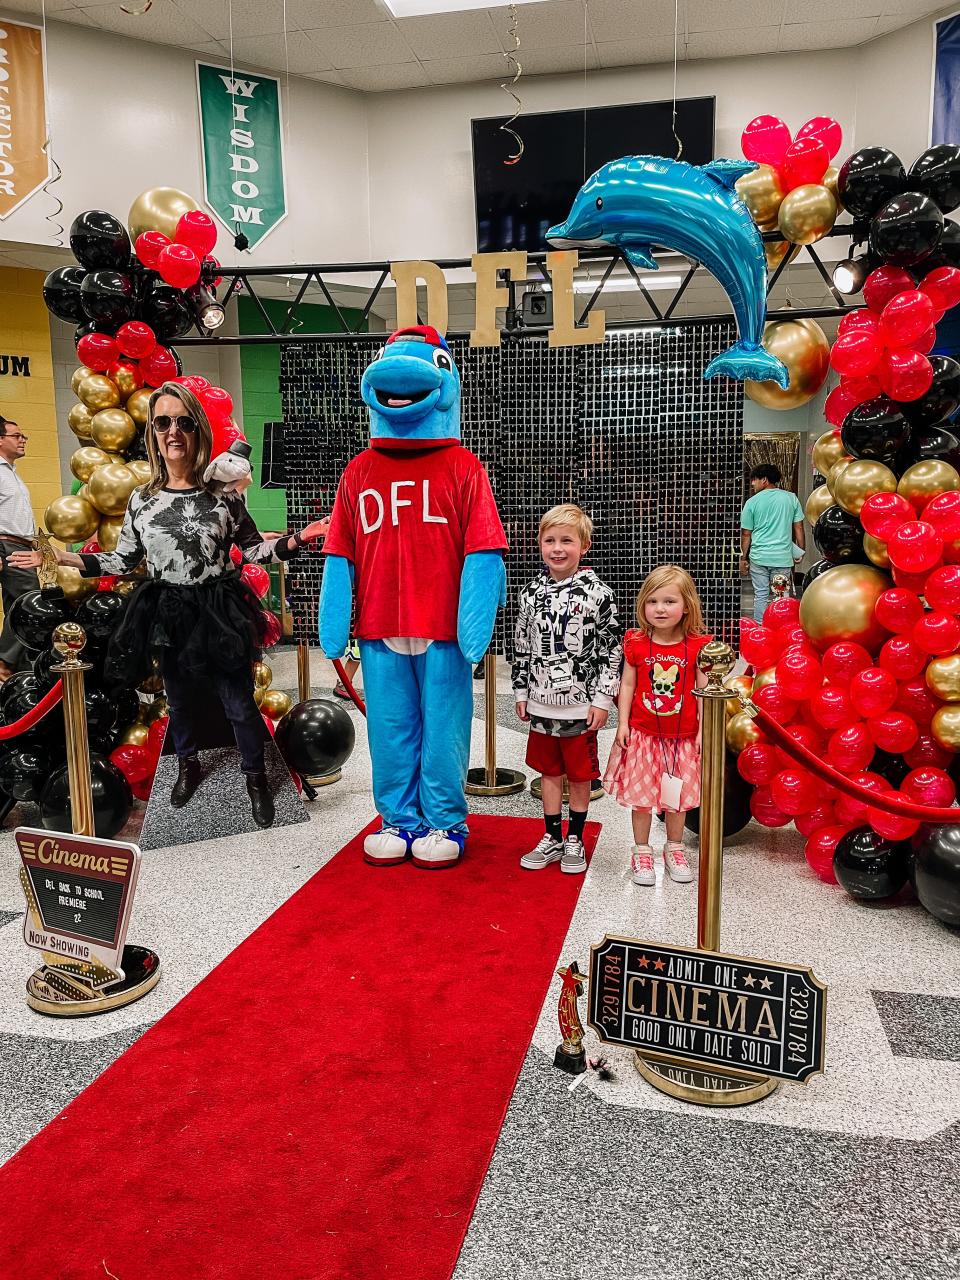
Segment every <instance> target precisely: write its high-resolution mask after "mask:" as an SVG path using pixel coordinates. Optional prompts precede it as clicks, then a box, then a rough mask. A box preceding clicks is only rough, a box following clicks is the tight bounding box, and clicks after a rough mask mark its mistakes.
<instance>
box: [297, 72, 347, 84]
mask: <svg viewBox="0 0 960 1280" xmlns="http://www.w3.org/2000/svg"><path fill="white" fill-rule="evenodd" d="M303 78H304V79H305V80H316V81H318V83H320V84H336V85H340V86H341V87H343V86H344V85H345V83H346V82H345V81H344V79H343V76H342V75H341V74H340V72H339V71H333V70H330V71H306V72H304V73H303Z"/></svg>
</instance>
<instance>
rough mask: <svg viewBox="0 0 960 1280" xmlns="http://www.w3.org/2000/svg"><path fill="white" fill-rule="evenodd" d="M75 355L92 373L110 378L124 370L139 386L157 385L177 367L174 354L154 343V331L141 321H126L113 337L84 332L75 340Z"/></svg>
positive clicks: (169, 376) (170, 376)
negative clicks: (103, 374) (102, 374)
mask: <svg viewBox="0 0 960 1280" xmlns="http://www.w3.org/2000/svg"><path fill="white" fill-rule="evenodd" d="M77 357H78V358H79V360H80V361H81V363H83V364H85V365H86V366H87V368H88V369H92V370H93V371H94V373H105V374H106V375H107V376H108V377H110V378H115V375H116V374H118V373H120V372H121V371H123V372H127V373H129V375H130V377H131V378H132V379H133V380H134V381H135V382H136V384H137V386H140V387H142V386H147V387H159V386H160V384H161V383H163V382H168V381H169V380H170V379H171V378H175V377H176V376H177V374H178V372H179V370H180V366H179V364H178V363H177V357H176V356H175V355H174V354H173V352H172V351H171V350H170V348H169V347H164V346H161V345H160V343H158V342H157V337H156V334H155V333H154V332H153V330H152V329H151V328H150V326H149V325H148V324H144V323H143V321H142V320H128V321H127V322H126V324H122V325H121V326H120V328H119V329H118V330H117V332H116V336H115V337H112V338H111V337H110V335H109V334H107V333H87V334H84V336H83V337H82V338H80V340H79V341H78V342H77Z"/></svg>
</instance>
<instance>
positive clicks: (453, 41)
mask: <svg viewBox="0 0 960 1280" xmlns="http://www.w3.org/2000/svg"><path fill="white" fill-rule="evenodd" d="M397 26H398V27H399V28H400V31H401V33H402V35H403V37H404V39H405V40H406V42H407V44H409V46H410V48H411V49H412V50H413V52H414V53H415V54H416V55H417V57H418V58H457V57H462V56H463V53H464V50H469V51H470V52H471V53H499V52H500V41H499V40H498V39H497V33H496V31H495V30H494V28H493V23H492V22H491V21H490V17H489V15H488V14H486V13H483V12H482V11H480V10H470V11H467V12H464V13H438V14H433V15H431V16H430V17H424V18H401V19H400V20H399V21H398V22H397Z"/></svg>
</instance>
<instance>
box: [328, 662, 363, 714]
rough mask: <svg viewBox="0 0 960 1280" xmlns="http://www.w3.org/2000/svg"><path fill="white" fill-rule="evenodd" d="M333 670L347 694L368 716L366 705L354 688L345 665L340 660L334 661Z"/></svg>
mask: <svg viewBox="0 0 960 1280" xmlns="http://www.w3.org/2000/svg"><path fill="white" fill-rule="evenodd" d="M333 669H334V671H336V673H337V675H338V676H339V677H340V683H341V684H342V685H343V687H344V688H345V689H346V691H347V693H349V695H350V697H351V698H352V699H353V701H354V702H355V703H356V705H357V706H358V707H359V708H360V710H361V711H362V712H363V714H364V715H366V714H367V706H366V703H365V702H364V700H363V699H362V698H361V697H360V695H359V693H357V691H356V689H355V688H354V687H353V681H352V680H351V679H350V677H349V676H348V675H347V673H346V670H345V668H344V665H343V663H342V662H341V661H340V659H339V658H334V659H333Z"/></svg>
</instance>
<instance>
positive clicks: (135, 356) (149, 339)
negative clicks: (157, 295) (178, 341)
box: [117, 320, 157, 360]
mask: <svg viewBox="0 0 960 1280" xmlns="http://www.w3.org/2000/svg"><path fill="white" fill-rule="evenodd" d="M156 345H157V335H156V334H155V333H154V332H153V330H152V329H151V328H150V326H149V325H148V324H144V323H143V321H142V320H128V321H127V322H126V324H122V325H121V326H120V328H119V329H118V330H117V346H118V347H119V348H120V350H121V352H122V353H123V355H125V356H129V357H130V359H131V360H142V359H143V358H144V356H148V355H149V354H150V352H151V351H153V349H154V348H155V347H156Z"/></svg>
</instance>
